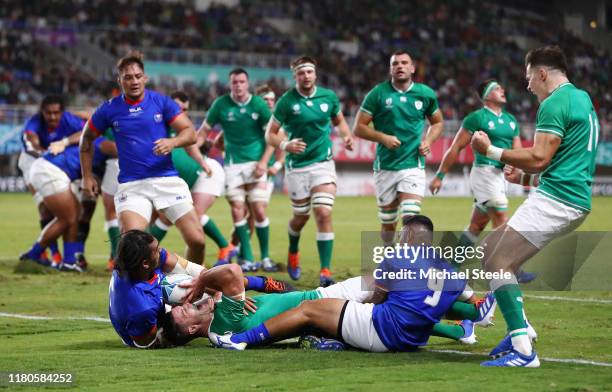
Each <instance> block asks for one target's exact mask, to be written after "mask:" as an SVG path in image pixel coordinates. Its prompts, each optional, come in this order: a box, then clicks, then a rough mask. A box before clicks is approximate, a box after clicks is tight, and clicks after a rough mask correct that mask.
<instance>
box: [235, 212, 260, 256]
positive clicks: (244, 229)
mask: <svg viewBox="0 0 612 392" xmlns="http://www.w3.org/2000/svg"><path fill="white" fill-rule="evenodd" d="M234 227H235V228H236V235H237V236H238V238H239V239H240V252H241V253H242V258H243V259H244V260H247V261H253V260H254V259H255V258H254V257H253V250H252V249H251V239H250V236H249V225H248V224H247V221H246V219H243V220H241V221H240V222H237V223H236V224H235V226H234Z"/></svg>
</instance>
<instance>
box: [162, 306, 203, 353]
mask: <svg viewBox="0 0 612 392" xmlns="http://www.w3.org/2000/svg"><path fill="white" fill-rule="evenodd" d="M161 326H162V328H163V329H164V330H163V332H162V337H163V340H164V341H165V342H167V343H170V344H171V345H173V346H184V345H186V344H187V343H189V342H191V341H192V340H193V339H195V338H196V336H195V335H188V334H185V333H183V332H181V331H180V330H179V326H178V325H177V324H176V321H175V320H174V316H173V315H172V312H166V313H165V314H164V315H163V316H162V318H161Z"/></svg>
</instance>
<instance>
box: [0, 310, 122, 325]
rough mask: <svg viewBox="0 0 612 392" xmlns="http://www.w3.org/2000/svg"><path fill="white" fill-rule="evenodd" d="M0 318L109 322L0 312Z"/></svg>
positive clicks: (85, 318) (93, 318) (102, 318)
mask: <svg viewBox="0 0 612 392" xmlns="http://www.w3.org/2000/svg"><path fill="white" fill-rule="evenodd" d="M0 317H13V318H18V319H25V320H87V321H98V322H102V323H110V320H109V319H107V318H104V317H95V316H91V317H47V316H31V315H28V314H19V313H4V312H0Z"/></svg>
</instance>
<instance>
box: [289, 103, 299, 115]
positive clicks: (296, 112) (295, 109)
mask: <svg viewBox="0 0 612 392" xmlns="http://www.w3.org/2000/svg"><path fill="white" fill-rule="evenodd" d="M291 109H292V110H293V114H300V104H299V103H296V104H295V105H293V107H292V108H291Z"/></svg>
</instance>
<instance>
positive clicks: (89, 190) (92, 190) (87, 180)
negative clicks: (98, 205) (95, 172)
mask: <svg viewBox="0 0 612 392" xmlns="http://www.w3.org/2000/svg"><path fill="white" fill-rule="evenodd" d="M81 190H82V191H83V193H84V194H85V196H87V197H97V196H98V193H99V190H98V181H96V179H95V178H94V177H89V176H87V177H83V179H82V180H81Z"/></svg>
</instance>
